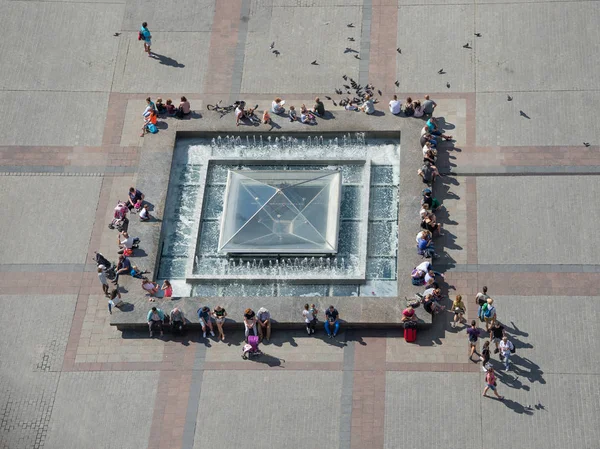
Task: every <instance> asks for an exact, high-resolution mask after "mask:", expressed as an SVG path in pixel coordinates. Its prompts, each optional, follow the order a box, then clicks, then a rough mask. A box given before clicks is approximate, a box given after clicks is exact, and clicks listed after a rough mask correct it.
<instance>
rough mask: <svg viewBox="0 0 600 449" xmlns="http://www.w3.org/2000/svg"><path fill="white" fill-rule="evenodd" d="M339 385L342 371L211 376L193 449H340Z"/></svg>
mask: <svg viewBox="0 0 600 449" xmlns="http://www.w3.org/2000/svg"><path fill="white" fill-rule="evenodd" d="M341 385H342V372H341V371H337V372H318V371H317V372H312V373H311V375H310V376H307V375H306V374H305V373H303V372H301V371H290V372H287V371H286V372H282V371H279V372H277V371H267V372H264V371H207V372H205V373H204V376H203V380H202V393H201V395H200V403H199V407H198V410H199V413H198V417H197V424H196V436H195V439H194V449H208V448H215V447H223V448H225V447H244V448H247V449H254V448H256V449H263V448H265V447H284V446H285V447H294V448H295V447H306V445H307V442H309V441H315V442H316V441H318V445H319V446H320V447H327V448H332V447H334V448H337V447H338V445H339V438H340V436H339V430H338V429H339V417H340V408H341V406H340V397H341V394H342V391H341ZM292 404H293V406H291V405H292ZM249 435H251V437H249ZM310 444H312V443H310Z"/></svg>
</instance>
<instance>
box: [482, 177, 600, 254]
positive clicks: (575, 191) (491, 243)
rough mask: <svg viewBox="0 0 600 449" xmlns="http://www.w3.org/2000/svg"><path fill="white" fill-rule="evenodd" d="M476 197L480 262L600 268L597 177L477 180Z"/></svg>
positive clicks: (599, 189)
mask: <svg viewBox="0 0 600 449" xmlns="http://www.w3.org/2000/svg"><path fill="white" fill-rule="evenodd" d="M477 193H478V200H477V214H478V215H477V216H478V223H477V235H478V242H477V243H478V253H479V263H482V264H535V263H540V262H541V263H545V264H595V263H597V261H598V255H597V254H596V250H595V248H596V246H597V243H598V242H599V240H598V234H597V233H596V232H595V230H594V228H593V226H590V223H596V222H598V221H599V220H600V211H599V210H598V209H597V208H594V207H590V199H591V198H597V197H598V195H600V182H599V178H597V177H595V176H592V177H580V176H527V177H478V178H477ZM582 216H585V217H586V218H585V221H583V220H582V218H581V217H582ZM559 217H560V219H559ZM506 240H508V241H510V245H507V244H505V242H506Z"/></svg>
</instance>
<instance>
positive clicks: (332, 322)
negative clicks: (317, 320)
mask: <svg viewBox="0 0 600 449" xmlns="http://www.w3.org/2000/svg"><path fill="white" fill-rule="evenodd" d="M338 316H339V313H338V311H337V309H336V308H335V307H333V306H329V309H327V310H326V311H325V317H326V320H325V332H327V335H329V338H333V337H335V336H336V335H337V333H338V331H339V330H340V323H339V321H338ZM332 327H333V334H332V333H331V328H332Z"/></svg>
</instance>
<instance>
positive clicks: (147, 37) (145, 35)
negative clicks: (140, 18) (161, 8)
mask: <svg viewBox="0 0 600 449" xmlns="http://www.w3.org/2000/svg"><path fill="white" fill-rule="evenodd" d="M140 34H141V36H142V40H143V41H144V51H145V52H146V53H148V56H152V53H151V52H150V46H151V45H152V35H151V34H150V30H149V29H148V22H144V23H142V27H141V28H140Z"/></svg>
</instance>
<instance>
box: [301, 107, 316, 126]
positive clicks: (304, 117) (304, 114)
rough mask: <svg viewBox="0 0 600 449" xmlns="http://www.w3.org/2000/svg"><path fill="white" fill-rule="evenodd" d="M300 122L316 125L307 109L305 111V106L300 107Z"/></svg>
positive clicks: (313, 117)
mask: <svg viewBox="0 0 600 449" xmlns="http://www.w3.org/2000/svg"><path fill="white" fill-rule="evenodd" d="M300 121H301V122H302V123H305V124H307V125H312V124H314V123H316V119H315V116H314V115H312V114H311V113H310V112H309V111H308V109H306V106H305V105H302V106H300Z"/></svg>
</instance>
